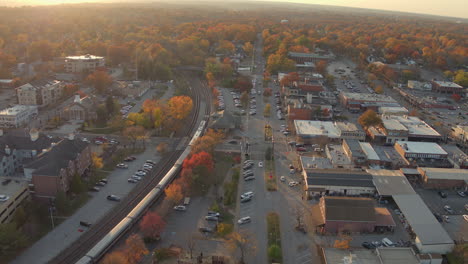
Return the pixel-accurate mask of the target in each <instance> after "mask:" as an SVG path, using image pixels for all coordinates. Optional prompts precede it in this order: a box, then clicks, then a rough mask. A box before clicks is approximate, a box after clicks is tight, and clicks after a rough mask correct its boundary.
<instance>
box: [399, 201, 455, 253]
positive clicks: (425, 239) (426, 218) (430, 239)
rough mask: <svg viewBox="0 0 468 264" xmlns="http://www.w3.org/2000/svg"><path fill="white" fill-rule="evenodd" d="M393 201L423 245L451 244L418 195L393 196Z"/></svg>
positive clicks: (450, 240)
mask: <svg viewBox="0 0 468 264" xmlns="http://www.w3.org/2000/svg"><path fill="white" fill-rule="evenodd" d="M393 200H394V201H395V203H396V204H397V205H398V208H400V210H401V212H402V213H403V215H404V216H405V217H406V220H407V221H408V223H409V225H410V226H411V228H412V229H413V231H414V232H415V234H416V236H417V237H418V238H419V240H420V241H421V243H422V244H423V245H437V244H453V240H452V239H451V238H450V236H449V235H448V234H447V231H445V229H444V228H443V227H442V225H441V224H440V223H439V222H438V221H437V219H435V217H434V215H433V214H432V212H431V210H429V208H428V207H427V205H426V204H425V203H424V201H423V200H422V199H421V197H419V195H418V194H397V195H393Z"/></svg>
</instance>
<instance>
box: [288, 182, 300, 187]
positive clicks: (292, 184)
mask: <svg viewBox="0 0 468 264" xmlns="http://www.w3.org/2000/svg"><path fill="white" fill-rule="evenodd" d="M298 184H299V183H298V182H297V181H291V182H289V186H290V187H294V186H296V185H298Z"/></svg>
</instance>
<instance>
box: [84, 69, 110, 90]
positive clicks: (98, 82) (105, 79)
mask: <svg viewBox="0 0 468 264" xmlns="http://www.w3.org/2000/svg"><path fill="white" fill-rule="evenodd" d="M86 81H87V82H88V83H89V84H90V85H92V86H93V87H94V89H96V91H97V92H98V93H104V92H105V91H106V90H107V88H109V86H110V85H111V84H112V77H111V76H110V75H109V74H107V72H106V71H105V70H96V71H95V72H93V73H91V74H90V75H89V76H88V78H86Z"/></svg>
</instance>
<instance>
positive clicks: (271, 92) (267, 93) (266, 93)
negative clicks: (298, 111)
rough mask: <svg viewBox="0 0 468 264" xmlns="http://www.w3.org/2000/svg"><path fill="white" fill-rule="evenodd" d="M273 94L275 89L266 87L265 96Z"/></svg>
mask: <svg viewBox="0 0 468 264" xmlns="http://www.w3.org/2000/svg"><path fill="white" fill-rule="evenodd" d="M272 94H273V90H272V89H271V88H265V89H264V90H263V96H271V95H272Z"/></svg>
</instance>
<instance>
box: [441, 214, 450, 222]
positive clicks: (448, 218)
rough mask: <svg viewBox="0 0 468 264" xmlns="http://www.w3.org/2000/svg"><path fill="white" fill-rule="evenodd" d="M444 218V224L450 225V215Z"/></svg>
mask: <svg viewBox="0 0 468 264" xmlns="http://www.w3.org/2000/svg"><path fill="white" fill-rule="evenodd" d="M442 218H443V219H444V222H446V223H450V217H449V216H448V215H443V216H442Z"/></svg>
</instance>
